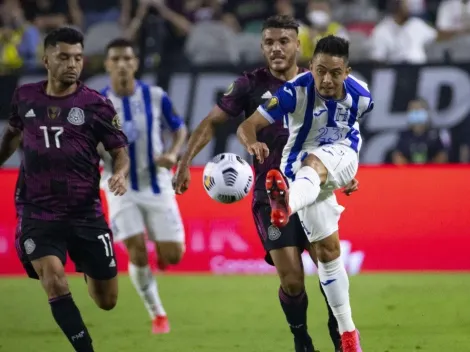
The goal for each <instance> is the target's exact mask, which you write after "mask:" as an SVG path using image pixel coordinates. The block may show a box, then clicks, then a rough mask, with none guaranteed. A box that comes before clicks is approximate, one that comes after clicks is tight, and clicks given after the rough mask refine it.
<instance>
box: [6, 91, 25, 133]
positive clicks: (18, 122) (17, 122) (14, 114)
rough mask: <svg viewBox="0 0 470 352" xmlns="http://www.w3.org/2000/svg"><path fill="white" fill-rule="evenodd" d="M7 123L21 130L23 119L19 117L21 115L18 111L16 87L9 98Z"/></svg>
mask: <svg viewBox="0 0 470 352" xmlns="http://www.w3.org/2000/svg"><path fill="white" fill-rule="evenodd" d="M8 123H9V124H10V126H12V127H14V128H16V129H19V130H21V131H22V130H23V120H22V119H21V116H20V114H19V111H18V89H16V90H15V93H13V98H12V100H11V104H10V114H9V117H8Z"/></svg>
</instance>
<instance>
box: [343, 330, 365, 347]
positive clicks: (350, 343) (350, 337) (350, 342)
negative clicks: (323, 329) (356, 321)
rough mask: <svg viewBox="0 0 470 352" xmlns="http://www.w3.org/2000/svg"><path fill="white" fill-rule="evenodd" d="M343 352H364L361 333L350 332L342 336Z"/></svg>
mask: <svg viewBox="0 0 470 352" xmlns="http://www.w3.org/2000/svg"><path fill="white" fill-rule="evenodd" d="M341 344H342V346H343V352H362V348H361V342H360V337H359V331H357V330H354V331H348V332H345V333H343V334H342V335H341Z"/></svg>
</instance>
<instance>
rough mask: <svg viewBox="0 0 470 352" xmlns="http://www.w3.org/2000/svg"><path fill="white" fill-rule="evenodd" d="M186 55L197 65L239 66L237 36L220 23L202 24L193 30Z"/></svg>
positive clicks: (187, 42) (208, 22) (189, 37)
mask: <svg viewBox="0 0 470 352" xmlns="http://www.w3.org/2000/svg"><path fill="white" fill-rule="evenodd" d="M184 51H185V54H186V55H187V57H188V58H189V60H190V61H191V62H192V63H193V64H195V65H210V64H217V63H229V64H234V65H236V64H238V63H239V61H240V51H239V47H238V43H237V36H236V34H235V33H234V32H233V31H232V30H231V29H230V28H228V27H227V26H225V25H224V24H222V23H221V22H218V21H207V22H201V23H198V24H196V25H194V27H193V28H192V30H191V33H190V34H189V36H188V39H187V40H186V44H185V49H184Z"/></svg>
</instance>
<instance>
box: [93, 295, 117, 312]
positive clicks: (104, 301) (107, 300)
mask: <svg viewBox="0 0 470 352" xmlns="http://www.w3.org/2000/svg"><path fill="white" fill-rule="evenodd" d="M117 298H118V297H117V294H114V293H112V294H107V295H104V296H101V297H99V298H98V299H97V300H96V304H97V305H98V307H99V308H100V309H103V310H111V309H113V308H114V307H116V304H117Z"/></svg>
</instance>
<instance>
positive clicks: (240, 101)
mask: <svg viewBox="0 0 470 352" xmlns="http://www.w3.org/2000/svg"><path fill="white" fill-rule="evenodd" d="M250 87H251V85H250V80H249V79H248V77H247V76H241V77H239V78H237V79H236V80H235V81H234V82H233V83H232V84H230V85H229V87H228V88H227V91H226V92H225V93H224V95H223V96H222V97H221V98H220V99H219V101H218V102H217V105H218V106H219V108H220V109H222V110H223V111H224V112H226V113H227V114H228V115H230V116H231V117H237V116H239V115H240V114H241V113H242V112H243V111H245V110H247V105H248V100H249V96H250V95H249V93H250Z"/></svg>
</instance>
